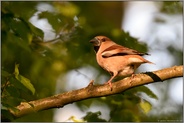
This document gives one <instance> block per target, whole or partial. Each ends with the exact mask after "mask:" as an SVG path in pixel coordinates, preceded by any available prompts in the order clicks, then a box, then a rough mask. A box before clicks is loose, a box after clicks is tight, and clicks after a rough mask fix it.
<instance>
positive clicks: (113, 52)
mask: <svg viewBox="0 0 184 123" xmlns="http://www.w3.org/2000/svg"><path fill="white" fill-rule="evenodd" d="M123 55H140V56H143V55H149V54H148V53H140V52H138V51H136V50H133V49H130V48H127V47H123V46H121V45H112V46H110V47H108V48H107V49H105V50H104V51H103V52H102V57H105V58H106V57H110V56H123Z"/></svg>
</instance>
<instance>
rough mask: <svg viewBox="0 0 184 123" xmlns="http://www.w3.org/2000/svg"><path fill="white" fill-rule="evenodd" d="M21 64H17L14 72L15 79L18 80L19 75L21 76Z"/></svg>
mask: <svg viewBox="0 0 184 123" xmlns="http://www.w3.org/2000/svg"><path fill="white" fill-rule="evenodd" d="M18 68H19V64H15V71H14V74H15V78H17V77H18V75H19V69H18Z"/></svg>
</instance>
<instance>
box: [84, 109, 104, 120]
mask: <svg viewBox="0 0 184 123" xmlns="http://www.w3.org/2000/svg"><path fill="white" fill-rule="evenodd" d="M100 115H101V112H100V111H98V112H95V113H93V112H88V113H87V115H86V116H84V120H85V121H87V122H107V121H106V120H104V119H102V118H99V116H100Z"/></svg>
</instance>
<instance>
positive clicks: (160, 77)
mask: <svg viewBox="0 0 184 123" xmlns="http://www.w3.org/2000/svg"><path fill="white" fill-rule="evenodd" d="M182 76H183V66H174V67H171V68H166V69H162V70H158V71H154V72H146V73H141V74H135V76H134V77H133V78H132V77H127V78H124V79H122V80H120V81H117V82H114V83H112V91H111V89H110V87H109V85H108V84H105V85H93V81H91V82H90V84H89V85H88V86H87V87H85V88H81V89H79V90H73V91H70V92H65V93H62V94H57V95H54V96H51V97H47V98H43V99H39V100H35V101H30V102H22V103H21V104H20V105H18V106H17V107H16V108H17V109H18V110H17V111H15V110H11V109H10V113H11V114H12V115H13V116H14V117H15V118H18V117H22V116H24V115H26V114H30V113H33V112H37V111H41V110H46V109H51V108H61V107H63V106H65V105H67V104H69V103H73V102H77V101H81V100H85V99H89V98H96V97H102V96H108V95H113V94H118V93H121V92H123V91H125V90H127V89H130V88H133V87H137V86H141V85H145V84H150V83H153V82H160V81H164V80H168V79H172V78H176V77H182Z"/></svg>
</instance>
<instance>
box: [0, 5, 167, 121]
mask: <svg viewBox="0 0 184 123" xmlns="http://www.w3.org/2000/svg"><path fill="white" fill-rule="evenodd" d="M1 3H2V6H1V18H2V19H1V53H2V59H1V60H2V61H1V63H2V64H1V85H2V86H1V104H2V110H1V111H2V117H4V118H3V119H4V121H9V120H12V121H23V122H25V121H29V122H33V121H37V122H39V121H42V122H43V121H47V122H48V121H52V117H53V111H52V110H48V111H42V112H38V113H35V114H31V115H29V116H25V117H22V118H19V119H16V120H14V119H13V118H12V116H11V115H10V114H9V113H8V109H12V110H16V108H15V106H17V105H19V104H20V102H22V101H23V102H27V101H30V100H35V99H40V98H44V97H47V96H51V95H53V94H54V93H55V86H56V81H57V78H58V77H59V76H60V75H61V74H65V73H67V72H68V71H70V70H74V69H77V68H80V67H82V66H84V65H86V64H89V65H91V66H93V67H95V68H96V69H98V70H99V71H100V74H102V73H103V74H106V72H104V71H103V70H102V69H100V67H99V66H98V65H97V64H96V61H95V55H94V52H93V49H92V48H91V46H90V44H89V42H88V41H89V40H90V39H92V38H93V37H94V36H96V35H106V36H108V37H110V38H112V39H114V40H115V41H119V42H117V43H119V44H122V45H124V46H127V47H130V48H134V49H136V50H138V51H140V52H146V51H147V48H146V45H145V44H140V43H138V39H136V38H133V37H131V36H130V35H129V33H128V32H124V31H122V30H121V29H120V26H121V18H122V12H123V11H122V5H121V4H120V2H93V1H90V2H81V1H80V2H77V1H75V2H60V1H53V2H36V1H35V2H23V1H14V2H11V1H3V2H1ZM42 4H44V5H45V4H46V5H49V6H51V8H52V10H51V11H47V10H44V9H43V10H39V9H38V8H39V6H40V5H42ZM20 8H21V9H20ZM43 8H44V7H43ZM163 10H168V9H167V8H166V9H163ZM114 12H115V13H116V14H113V13H114ZM35 15H37V17H38V19H39V20H41V19H46V20H47V21H48V23H49V24H50V25H51V28H52V31H53V33H54V34H55V37H54V38H53V39H52V40H45V33H44V31H45V30H41V29H39V28H38V27H36V26H35V25H33V24H32V23H31V22H30V18H31V17H33V16H35ZM132 44H134V45H132ZM17 64H19V67H18V66H17ZM65 85H66V83H65V82H63V87H61V92H63V91H64V90H65ZM138 92H143V93H146V94H147V95H148V96H149V97H151V98H154V99H157V96H156V95H155V94H154V93H153V92H152V91H151V90H149V89H148V88H147V87H145V86H141V87H138V88H134V89H131V90H129V91H126V92H125V93H123V94H118V95H113V96H108V97H103V98H99V99H89V100H84V101H81V102H78V103H77V104H78V106H79V107H81V109H82V106H83V105H85V106H87V107H90V105H91V103H92V102H93V101H94V100H99V101H100V102H103V103H105V104H107V105H108V106H109V107H110V119H109V121H113V122H116V121H121V122H122V121H129V122H130V121H136V122H139V121H143V119H144V118H148V117H147V116H146V114H147V113H148V112H149V110H151V109H150V108H151V104H150V103H149V102H147V101H145V102H141V97H139V96H137V95H136V94H137V93H138ZM138 105H140V107H141V108H142V110H143V111H144V112H145V113H141V111H140V108H139V106H138ZM100 115H101V112H100V111H99V112H94V113H93V112H88V113H87V114H86V116H84V117H83V119H84V120H85V121H89V122H90V121H93V122H94V121H99V122H105V121H106V120H104V119H102V118H100ZM153 121H154V119H153Z"/></svg>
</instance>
